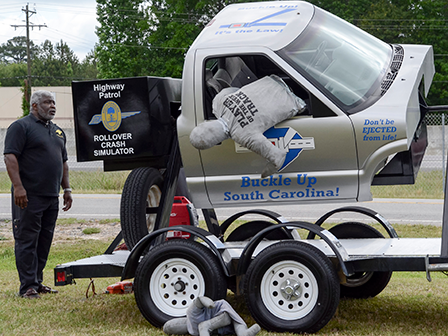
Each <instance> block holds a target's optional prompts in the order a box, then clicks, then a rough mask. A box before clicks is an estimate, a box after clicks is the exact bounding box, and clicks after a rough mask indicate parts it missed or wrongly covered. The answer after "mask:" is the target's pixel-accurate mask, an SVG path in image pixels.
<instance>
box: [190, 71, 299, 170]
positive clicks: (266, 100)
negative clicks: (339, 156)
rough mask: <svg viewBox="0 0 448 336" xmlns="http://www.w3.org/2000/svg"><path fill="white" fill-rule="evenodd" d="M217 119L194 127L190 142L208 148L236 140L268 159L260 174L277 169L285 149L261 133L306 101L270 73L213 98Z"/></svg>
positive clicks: (294, 113)
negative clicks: (229, 139) (228, 140)
mask: <svg viewBox="0 0 448 336" xmlns="http://www.w3.org/2000/svg"><path fill="white" fill-rule="evenodd" d="M212 107H213V114H214V115H215V116H216V118H217V120H212V121H206V122H204V123H201V124H199V125H198V126H196V127H195V128H194V129H193V131H192V132H191V134H190V142H191V144H192V145H193V146H194V147H195V148H197V149H208V148H211V147H213V146H215V145H217V144H218V143H220V142H222V141H224V140H226V139H228V138H232V139H233V140H234V141H235V142H236V143H238V144H240V145H242V146H244V147H246V148H248V149H250V150H252V151H253V152H255V153H257V154H259V155H261V156H262V157H264V158H265V159H266V160H268V165H267V166H266V167H265V169H264V170H263V172H262V177H266V176H269V175H271V174H273V173H275V172H278V171H279V170H280V168H282V166H283V163H284V162H285V158H286V154H287V150H286V149H280V148H278V147H276V146H275V145H273V144H272V143H271V142H270V141H269V140H268V139H267V138H266V137H265V136H264V135H263V133H264V132H265V131H266V130H268V129H269V128H271V127H273V126H275V125H276V124H278V123H279V122H281V121H283V120H285V119H288V118H291V117H293V116H294V115H296V114H298V113H301V112H303V111H304V110H305V109H306V103H305V102H304V101H303V100H302V99H301V98H299V97H297V96H296V95H294V93H292V92H291V90H290V89H289V88H288V86H287V85H286V84H285V83H284V82H283V80H282V79H281V78H280V77H278V76H276V75H271V76H267V77H263V78H261V79H259V80H257V81H255V82H252V83H250V84H247V85H245V86H243V87H242V88H240V89H239V88H234V87H230V88H226V89H223V90H222V91H221V92H219V93H218V94H217V95H216V97H215V98H214V99H213V106H212Z"/></svg>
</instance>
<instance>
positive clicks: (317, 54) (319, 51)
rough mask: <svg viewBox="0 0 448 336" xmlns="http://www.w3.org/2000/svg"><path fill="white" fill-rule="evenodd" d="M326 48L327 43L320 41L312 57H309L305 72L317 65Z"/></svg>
mask: <svg viewBox="0 0 448 336" xmlns="http://www.w3.org/2000/svg"><path fill="white" fill-rule="evenodd" d="M326 47H327V41H322V42H321V43H320V44H319V46H318V47H317V49H316V51H315V52H314V55H313V57H311V60H310V61H309V62H308V64H307V65H306V68H305V71H308V69H309V68H310V67H311V66H313V65H317V63H318V61H319V60H320V59H321V57H322V55H323V54H324V52H325V48H326Z"/></svg>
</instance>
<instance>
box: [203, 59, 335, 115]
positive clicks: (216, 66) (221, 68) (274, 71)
mask: <svg viewBox="0 0 448 336" xmlns="http://www.w3.org/2000/svg"><path fill="white" fill-rule="evenodd" d="M204 66H205V69H204V75H203V77H204V78H203V80H204V86H203V87H204V114H205V115H204V117H205V119H206V120H210V119H215V116H214V115H213V112H212V101H213V98H214V97H215V96H216V95H217V94H218V93H219V92H220V91H221V90H222V89H224V88H227V87H238V88H240V87H243V86H244V85H246V84H249V83H252V82H254V81H256V80H257V79H260V78H263V77H265V76H270V75H277V76H279V77H280V78H281V79H282V80H283V81H284V82H285V83H286V84H287V85H288V87H289V88H290V89H291V91H292V92H294V94H295V95H296V96H298V97H300V98H302V99H303V100H304V101H305V102H306V103H307V107H308V108H307V110H306V111H305V112H304V113H303V114H305V115H312V116H313V117H323V116H334V115H335V114H334V113H333V112H332V111H331V110H329V109H328V108H327V107H326V106H325V104H323V103H321V102H320V101H319V100H318V99H317V98H316V97H314V96H313V95H312V94H310V93H309V92H308V91H306V90H305V89H304V88H303V87H302V86H301V85H300V84H299V83H297V82H296V81H295V80H294V79H292V78H291V77H290V76H289V75H287V74H286V73H285V72H284V71H283V70H282V69H280V68H279V67H278V66H277V65H276V64H275V63H274V62H272V61H271V60H270V59H269V58H268V57H266V56H264V55H240V56H228V57H219V58H209V59H207V60H206V61H205V65H204Z"/></svg>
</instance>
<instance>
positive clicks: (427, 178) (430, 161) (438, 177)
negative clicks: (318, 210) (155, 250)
mask: <svg viewBox="0 0 448 336" xmlns="http://www.w3.org/2000/svg"><path fill="white" fill-rule="evenodd" d="M426 123H427V125H428V148H427V149H426V153H425V157H424V158H423V162H422V165H421V167H420V172H419V175H418V177H417V181H416V184H415V185H398V186H375V187H372V192H373V195H374V197H386V198H387V197H397V196H396V195H397V194H398V195H400V196H399V197H403V198H425V197H426V198H443V186H444V179H445V166H446V153H447V151H448V133H447V131H448V130H447V127H446V126H445V125H446V124H447V123H448V113H447V114H442V113H433V114H428V115H427V116H426ZM58 125H59V126H60V127H61V128H62V129H64V131H65V133H66V136H67V152H68V157H69V160H68V164H69V167H70V172H71V174H78V175H79V176H77V178H85V179H89V183H91V184H97V185H98V186H100V187H98V188H100V189H101V188H102V187H103V186H104V184H105V183H113V184H115V185H112V186H106V187H107V188H117V189H118V190H121V189H122V185H123V184H124V180H125V179H126V174H127V173H126V172H125V173H124V174H121V175H120V178H119V179H118V181H112V182H111V181H106V180H107V179H106V178H105V176H104V175H105V174H103V173H102V172H103V163H102V161H91V162H77V160H76V141H75V132H74V128H73V123H72V122H65V123H60V122H59V123H58ZM5 135H6V129H4V128H0V148H1V149H2V150H3V148H4V139H5ZM5 170H6V168H5V164H4V161H3V160H0V172H1V171H5ZM107 174H111V173H107ZM92 179H94V181H92ZM8 183H9V182H8ZM93 189H94V188H93ZM427 195H430V197H428V196H427Z"/></svg>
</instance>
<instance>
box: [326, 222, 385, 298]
mask: <svg viewBox="0 0 448 336" xmlns="http://www.w3.org/2000/svg"><path fill="white" fill-rule="evenodd" d="M329 231H330V232H331V233H332V234H334V235H335V236H336V238H338V239H344V238H346V239H350V238H359V239H362V238H384V236H383V235H382V234H381V232H379V231H378V230H377V229H375V228H373V227H371V226H370V225H367V224H364V223H358V222H347V223H341V224H338V225H336V226H334V227H332V228H331V229H330V230H329ZM391 276H392V272H390V271H389V272H358V273H355V274H353V275H352V276H349V277H347V283H345V284H341V297H343V298H353V299H367V298H369V297H374V296H376V295H378V294H379V293H381V292H382V291H383V289H384V288H386V286H387V284H388V283H389V281H390V278H391Z"/></svg>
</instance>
